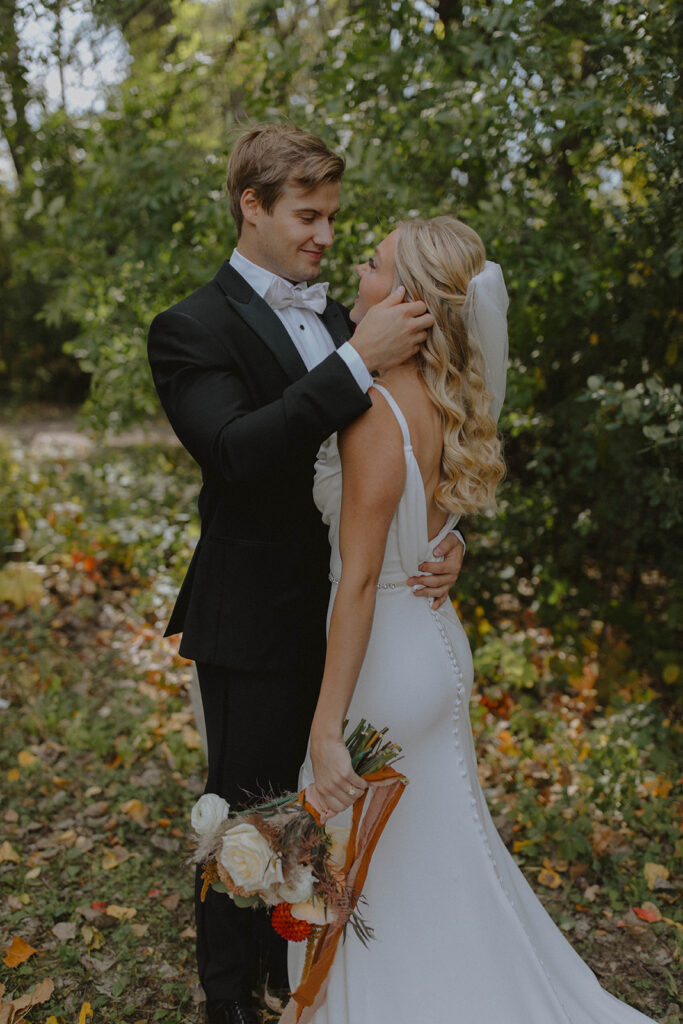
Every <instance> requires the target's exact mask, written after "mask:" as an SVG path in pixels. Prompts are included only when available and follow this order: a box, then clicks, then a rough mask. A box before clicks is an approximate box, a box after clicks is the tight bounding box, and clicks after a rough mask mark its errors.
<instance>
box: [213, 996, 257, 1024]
mask: <svg viewBox="0 0 683 1024" xmlns="http://www.w3.org/2000/svg"><path fill="white" fill-rule="evenodd" d="M260 1022H261V1015H260V1014H259V1012H258V1010H257V1009H256V1008H255V1007H254V1006H250V1005H249V1004H248V1003H242V1002H239V1000H230V1001H228V1002H226V1003H207V1004H206V1024H260Z"/></svg>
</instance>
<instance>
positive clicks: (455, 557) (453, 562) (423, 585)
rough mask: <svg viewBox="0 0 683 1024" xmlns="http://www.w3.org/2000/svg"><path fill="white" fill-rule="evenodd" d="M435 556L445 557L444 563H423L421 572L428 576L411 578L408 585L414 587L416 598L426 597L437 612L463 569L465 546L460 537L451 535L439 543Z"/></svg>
mask: <svg viewBox="0 0 683 1024" xmlns="http://www.w3.org/2000/svg"><path fill="white" fill-rule="evenodd" d="M434 555H435V556H436V557H439V555H443V561H442V562H422V564H421V565H419V566H418V568H419V570H420V572H424V573H427V575H426V576H411V577H410V579H409V580H406V583H407V585H408V586H409V587H412V590H413V593H414V594H415V596H416V597H426V598H428V599H429V600H431V602H432V608H433V609H434V611H437V609H439V608H440V607H441V605H442V604H443V603H444V601H445V600H446V599H447V598H448V593H449V591H450V589H451V587H453V586H454V585H455V582H456V580H457V578H458V576H459V575H460V570H461V569H462V562H463V558H464V557H465V546H464V544H463V542H462V541H461V540H460V538H459V537H456V536H455V534H453V533H449V534H448V535H447V536H446V537H444V539H443V540H442V541H440V542H439V546H438V548H435V550H434Z"/></svg>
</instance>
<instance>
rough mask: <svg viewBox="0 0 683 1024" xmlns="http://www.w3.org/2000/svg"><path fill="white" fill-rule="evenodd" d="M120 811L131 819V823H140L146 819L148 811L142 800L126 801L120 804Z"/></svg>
mask: <svg viewBox="0 0 683 1024" xmlns="http://www.w3.org/2000/svg"><path fill="white" fill-rule="evenodd" d="M121 810H122V811H123V813H124V814H127V815H128V816H129V817H131V818H132V819H133V821H137V822H142V821H144V820H145V819H146V817H147V814H148V809H147V807H146V806H145V804H143V802H142V800H136V799H133V800H126V802H125V803H123V804H121Z"/></svg>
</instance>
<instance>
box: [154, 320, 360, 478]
mask: <svg viewBox="0 0 683 1024" xmlns="http://www.w3.org/2000/svg"><path fill="white" fill-rule="evenodd" d="M182 305H183V304H182V303H181V304H179V305H178V306H177V307H172V308H171V309H170V310H167V311H166V312H164V313H161V314H160V315H159V316H157V317H156V318H155V320H154V321H153V323H152V326H151V329H150V334H149V344H148V353H149V360H150V364H151V367H152V373H153V377H154V383H155V386H156V389H157V392H158V394H159V397H160V399H161V403H162V405H163V407H164V410H165V412H166V414H167V416H168V418H169V420H170V422H171V425H172V426H173V428H174V430H175V432H176V434H177V435H178V437H179V439H180V441H181V442H182V444H183V445H184V446H185V448H187V450H188V451H189V452H190V454H191V455H192V456H193V458H194V459H195V460H196V461H197V462H198V463H199V464H200V466H202V468H204V469H206V470H209V471H211V472H214V473H217V474H218V475H219V476H220V478H221V479H222V480H223V481H224V482H225V483H228V484H230V483H232V484H234V483H239V482H244V481H247V480H249V479H251V478H253V477H254V476H256V475H259V474H262V473H263V472H264V468H265V467H270V468H271V469H272V468H278V467H279V468H281V469H285V470H286V468H287V465H288V464H289V463H290V462H291V460H292V459H295V460H296V459H298V458H301V457H303V458H306V459H310V458H311V457H314V456H315V452H317V450H318V448H319V447H320V445H321V444H322V442H323V441H324V440H325V438H327V437H329V436H330V434H332V433H334V431H335V430H338V429H341V428H342V427H344V426H346V425H347V424H348V423H350V422H351V421H352V420H353V419H355V418H356V417H357V416H359V415H360V414H361V413H362V412H364V411H365V410H366V409H368V408H369V407H370V400H369V398H368V396H367V394H365V393H364V392H363V391H361V389H360V388H359V387H358V384H357V383H356V381H355V380H354V378H353V375H352V374H351V372H350V370H349V368H348V366H347V365H346V363H345V362H344V360H343V359H341V358H340V357H339V356H338V355H337V354H336V353H332V354H331V355H329V356H328V357H327V358H326V359H325V360H323V362H322V363H320V364H319V365H318V366H316V367H315V368H314V369H313V370H311V371H310V372H308V373H307V372H306V370H305V367H304V365H303V363H302V362H301V360H300V357H299V356H298V353H296V349H295V347H294V345H293V343H292V342H291V340H289V345H290V346H291V351H290V352H289V353H288V357H289V358H290V361H291V364H292V367H291V368H292V370H293V373H301V375H300V376H299V377H298V379H291V377H284V378H283V379H282V380H281V381H274V382H273V388H272V392H273V395H275V396H276V397H271V396H270V394H269V387H268V384H269V380H268V373H267V370H266V368H265V367H263V368H262V373H260V374H259V372H258V360H254V359H252V360H251V364H250V361H249V360H247V359H245V358H240V356H241V355H243V351H242V353H241V352H240V342H242V343H243V344H242V346H241V347H242V350H244V347H245V346H244V335H245V333H246V332H245V325H244V324H242V323H240V322H239V321H238V319H237V316H236V315H235V314H234V313H233V315H232V317H229V316H227V317H226V316H224V317H223V318H221V317H217V316H215V315H212V313H215V310H213V309H212V306H211V304H207V305H206V307H205V310H204V313H205V315H204V316H202V315H201V312H202V311H201V310H199V309H197V308H193V306H196V304H190V305H189V309H184V308H182ZM198 313H199V315H197V314H198ZM271 316H272V318H273V321H275V324H276V325H279V326H280V327H281V329H282V331H283V332H284V327H282V325H281V323H280V321H279V319H278V318H277V317H275V315H274V314H272V313H271ZM247 331H248V328H247ZM231 332H232V335H231ZM260 341H261V339H258V338H247V339H246V346H251V347H252V349H253V347H254V346H258V345H259V342H260ZM283 348H284V346H283ZM292 352H293V353H294V357H292ZM251 355H252V356H253V355H255V353H253V352H252V353H251ZM270 356H271V353H270V352H269V351H264V353H262V357H265V358H268V357H270ZM264 361H265V360H264ZM271 362H272V357H271ZM298 363H300V365H298ZM254 366H256V370H255V369H254ZM254 376H261V378H262V379H261V380H260V381H259V380H253V379H250V378H253V377H254ZM271 377H272V373H271ZM259 384H260V385H261V386H259ZM283 384H284V388H282V385H283ZM278 392H279V393H278ZM268 398H270V400H268ZM261 403H263V404H261Z"/></svg>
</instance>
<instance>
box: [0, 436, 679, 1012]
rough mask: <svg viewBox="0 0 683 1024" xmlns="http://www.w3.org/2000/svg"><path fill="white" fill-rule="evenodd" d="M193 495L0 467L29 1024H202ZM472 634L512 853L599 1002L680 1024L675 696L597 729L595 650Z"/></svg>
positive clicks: (137, 472) (16, 884) (154, 460)
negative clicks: (175, 618)
mask: <svg viewBox="0 0 683 1024" xmlns="http://www.w3.org/2000/svg"><path fill="white" fill-rule="evenodd" d="M195 493H196V474H195V470H194V468H193V466H192V465H191V463H190V462H189V460H188V459H186V457H185V456H184V455H183V453H182V452H180V451H178V450H177V449H174V448H169V447H167V446H164V445H147V446H141V447H139V448H130V449H117V450H113V449H111V450H106V449H103V450H100V451H99V452H95V453H93V455H92V457H90V458H89V459H88V460H87V461H81V462H74V461H72V460H70V459H69V458H66V457H64V458H61V459H59V458H57V459H52V460H51V461H50V462H49V463H43V462H38V461H36V460H35V459H33V458H31V457H29V455H27V452H26V449H25V448H23V447H22V446H20V445H15V446H13V447H10V448H9V449H8V450H7V451H5V453H4V455H2V456H1V457H0V499H1V500H0V505H1V507H2V509H3V512H2V513H1V514H0V538H1V540H2V544H3V546H4V547H5V549H6V550H7V551H8V553H10V554H11V556H12V558H13V560H14V563H19V564H20V565H21V566H23V567H28V570H29V571H28V574H25V575H24V576H22V577H21V579H20V578H19V577H18V576H17V575H16V573H15V574H13V573H12V572H9V574H8V572H7V570H5V571H4V572H0V594H1V595H3V596H4V600H2V601H0V654H1V655H2V659H1V661H0V697H1V698H2V702H3V703H2V710H0V715H1V716H2V723H3V745H2V750H1V751H0V788H1V791H2V806H3V808H4V810H3V811H2V816H3V834H2V846H0V906H1V907H2V911H3V922H4V928H3V945H4V946H5V947H6V948H7V947H8V946H9V945H10V943H11V941H12V939H13V937H15V936H16V937H19V938H21V939H23V940H24V941H25V942H27V943H29V944H30V946H31V947H33V949H34V950H35V952H33V953H32V954H31V955H30V956H29V957H28V958H27V959H25V960H24V961H23V962H22V963H19V964H18V965H17V966H13V967H10V966H7V965H6V964H5V963H2V964H1V965H0V983H4V985H5V988H6V993H5V996H4V998H5V1000H7V999H8V998H9V997H11V996H14V997H17V996H19V995H21V994H24V993H27V992H29V991H31V990H32V989H33V988H34V986H35V985H36V984H37V983H38V982H40V981H41V980H42V979H44V978H51V979H52V980H53V982H54V984H55V990H54V993H53V995H52V996H51V998H50V1000H49V1002H46V1003H45V1004H41V1005H40V1006H36V1007H35V1008H34V1009H33V1010H30V1011H29V1012H28V1016H27V1018H26V1019H27V1020H29V1021H31V1022H32V1024H48V1022H49V1024H71V1022H73V1024H76V1022H81V1021H82V1024H87V1022H88V1021H90V1020H92V1021H94V1024H151V1022H153V1021H162V1020H163V1021H164V1022H169V1024H181V1022H188V1024H189V1022H192V1024H195V1022H198V1021H199V1020H200V1019H201V1012H200V1001H201V993H200V991H199V989H198V987H197V984H196V976H195V963H194V926H193V914H192V870H191V868H190V867H189V865H188V859H189V857H190V854H191V844H190V842H189V839H188V838H187V834H188V821H189V810H190V808H191V806H192V804H193V802H194V800H195V799H196V797H197V795H198V794H199V793H200V792H201V789H202V786H203V770H204V767H203V755H202V752H201V749H200V742H199V737H198V735H197V733H196V730H195V728H194V724H193V721H192V717H191V713H190V710H189V700H188V692H187V691H188V685H189V678H190V667H189V665H188V663H186V662H185V661H183V659H181V658H179V657H178V655H177V653H176V648H175V645H174V642H173V641H168V640H164V639H163V638H162V632H163V626H164V623H165V619H166V616H167V613H168V609H169V603H170V600H171V598H172V595H173V593H174V591H175V588H176V587H177V584H178V582H179V579H180V577H181V575H182V571H183V568H184V566H185V564H186V562H187V559H188V557H189V553H190V551H191V549H192V546H193V544H194V540H195V538H196V522H195V519H194V508H193V502H194V498H195ZM472 557H473V556H472ZM3 588H4V589H3ZM462 613H463V619H464V620H465V621H466V622H468V623H469V627H468V628H469V630H470V636H471V640H472V642H473V646H474V647H475V648H476V651H477V655H476V660H477V666H478V673H479V691H478V692H479V696H476V697H475V698H474V700H473V704H472V719H473V728H474V731H475V737H476V741H477V746H478V751H479V757H480V771H481V778H482V783H483V785H484V788H485V790H486V793H487V798H488V800H489V804H490V806H491V809H492V812H493V814H494V816H495V819H496V823H497V825H498V827H499V829H500V831H501V834H502V835H503V838H504V840H505V841H506V842H507V843H508V845H509V847H510V848H511V849H512V850H513V852H514V855H515V857H516V858H517V860H518V862H519V863H520V864H521V866H522V867H523V869H524V870H525V872H526V874H527V877H528V878H529V880H530V881H531V883H532V884H533V885H534V887H535V888H536V890H537V892H538V893H539V896H540V897H541V898H542V899H543V901H544V903H545V904H546V906H547V908H548V910H549V911H550V913H551V914H552V915H553V917H554V918H555V920H556V921H557V922H558V924H559V926H560V927H561V928H562V929H563V931H564V932H565V933H566V934H567V936H568V937H569V939H570V941H572V943H573V944H574V945H575V947H576V948H577V949H578V951H579V952H580V953H581V955H582V956H584V957H585V958H586V959H587V961H588V962H589V964H590V965H591V966H592V968H593V969H594V970H595V971H596V973H597V974H598V976H599V977H600V979H601V981H602V982H603V984H605V986H606V987H607V988H608V989H609V990H610V991H612V992H614V994H616V995H618V996H620V997H621V998H624V999H626V1000H627V1001H629V1002H630V1003H632V1004H633V1005H634V1006H637V1007H638V1008H640V1009H642V1010H643V1011H644V1012H646V1013H648V1014H649V1015H651V1016H652V1017H654V1018H655V1019H657V1020H661V1021H666V1022H667V1024H679V1022H680V1020H681V1017H680V1015H679V1013H678V1011H677V1009H676V1006H677V1005H678V1003H679V1001H680V994H681V993H680V988H679V984H680V983H679V981H678V974H679V972H680V938H681V933H682V932H683V924H682V923H681V921H682V917H681V913H680V910H679V909H677V905H676V897H677V896H678V894H679V891H680V888H679V887H680V858H681V854H682V853H683V844H682V842H681V838H680V832H679V824H680V806H677V805H676V803H675V801H674V799H673V796H674V793H675V789H674V787H675V784H676V782H677V776H676V772H677V761H676V756H675V752H674V749H673V748H674V744H675V743H676V742H677V740H678V739H679V738H680V730H679V729H677V727H676V725H675V722H674V721H673V719H672V716H671V714H670V702H668V701H667V699H666V697H667V694H666V692H664V693H663V692H662V689H661V687H660V688H659V689H658V688H657V686H656V685H655V682H654V681H653V680H652V679H650V678H648V677H647V676H646V675H640V676H638V677H637V678H635V679H634V678H633V676H632V675H630V676H629V677H628V681H627V685H626V683H624V685H623V686H621V687H619V686H617V687H615V688H613V689H614V693H615V697H614V700H613V701H612V703H611V705H610V706H609V707H600V706H599V705H598V704H597V701H596V687H595V685H594V684H595V678H594V664H595V658H594V649H593V647H592V646H591V644H592V641H591V638H590V636H589V635H587V636H586V637H584V639H583V642H582V644H581V645H580V649H579V650H578V653H577V649H576V645H574V646H573V647H572V650H571V652H568V651H563V649H562V648H561V647H560V646H559V645H558V644H557V643H556V641H555V640H554V638H553V637H552V636H551V635H550V634H549V633H548V632H547V630H545V631H544V630H543V629H542V627H541V626H540V625H539V623H538V621H536V620H535V619H534V620H532V619H530V618H529V616H528V614H527V615H526V618H524V616H522V615H521V613H518V612H517V611H515V610H512V611H510V610H509V609H508V610H507V611H502V610H501V612H500V614H499V615H498V616H497V618H496V619H495V620H492V621H489V620H488V619H487V618H486V616H485V615H484V613H483V610H482V609H481V608H478V607H477V606H476V605H473V604H472V605H468V606H467V607H465V608H463V609H462ZM592 666H593V667H592ZM670 675H671V673H670ZM648 865H655V867H656V868H657V869H658V870H657V871H654V874H653V868H652V867H648ZM648 916H649V918H650V919H648ZM492 971H495V965H492ZM18 1019H21V1018H18ZM271 1019H273V1020H274V1019H275V1018H274V1017H271Z"/></svg>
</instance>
